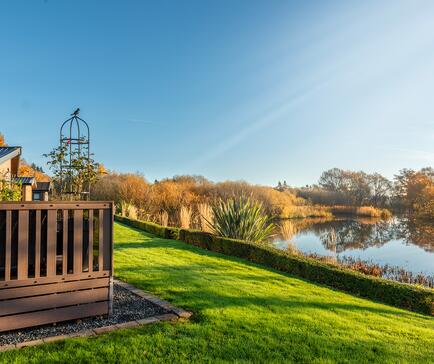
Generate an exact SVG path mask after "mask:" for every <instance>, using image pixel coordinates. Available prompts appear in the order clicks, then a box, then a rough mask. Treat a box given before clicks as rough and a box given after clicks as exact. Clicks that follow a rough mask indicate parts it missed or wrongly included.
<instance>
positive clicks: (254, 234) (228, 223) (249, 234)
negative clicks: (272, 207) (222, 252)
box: [208, 197, 274, 243]
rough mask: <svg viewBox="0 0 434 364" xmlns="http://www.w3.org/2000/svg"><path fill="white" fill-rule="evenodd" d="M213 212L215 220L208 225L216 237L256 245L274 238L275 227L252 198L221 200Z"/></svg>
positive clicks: (213, 208)
mask: <svg viewBox="0 0 434 364" xmlns="http://www.w3.org/2000/svg"><path fill="white" fill-rule="evenodd" d="M212 212H213V215H214V219H213V221H208V223H209V225H210V227H211V230H212V232H213V233H214V234H215V235H218V236H221V237H225V238H232V239H239V240H246V241H251V242H255V243H259V242H263V241H265V240H267V239H268V238H270V237H271V236H272V233H273V230H274V225H273V224H272V223H270V222H269V218H268V217H267V216H266V215H265V214H264V213H263V210H262V205H261V204H260V203H259V202H256V201H252V200H251V199H250V198H245V197H240V198H237V199H235V198H231V199H227V200H220V201H218V202H217V203H216V204H215V205H214V206H213V207H212Z"/></svg>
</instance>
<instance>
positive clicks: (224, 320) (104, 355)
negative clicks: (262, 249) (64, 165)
mask: <svg viewBox="0 0 434 364" xmlns="http://www.w3.org/2000/svg"><path fill="white" fill-rule="evenodd" d="M115 241H116V244H115V273H116V275H117V276H118V277H120V278H121V279H124V280H126V281H128V282H130V283H132V284H134V285H136V286H138V287H140V288H143V289H145V290H148V291H151V292H153V293H155V294H157V295H159V296H161V297H162V298H165V299H168V300H169V301H171V302H172V303H174V304H175V305H177V306H180V307H183V308H186V309H189V310H192V311H193V312H194V313H195V315H194V318H193V319H192V320H191V321H190V322H182V323H181V322H178V323H160V324H156V325H151V326H147V327H142V328H137V329H129V330H122V331H118V332H114V333H111V334H106V335H102V336H99V337H93V338H87V339H73V340H66V341H63V342H58V343H53V344H49V345H43V346H40V347H32V348H26V349H24V350H21V351H12V352H6V353H3V354H0V360H2V361H3V362H8V363H13V362H23V363H27V362H41V361H42V362H56V361H57V362H71V363H72V362H74V363H80V362H92V363H97V362H101V363H110V362H113V363H114V362H161V363H178V362H186V363H189V362H262V363H271V362H286V363H288V362H297V363H332V362H340V363H345V362H354V363H372V362H390V363H392V362H393V363H397V362H411V363H415V362H420V363H429V362H433V358H434V347H433V343H434V319H433V318H431V317H428V316H422V315H419V314H415V313H412V312H408V311H404V310H400V309H397V308H393V307H389V306H386V305H382V304H378V303H374V302H371V301H367V300H364V299H359V298H356V297H353V296H350V295H348V294H344V293H341V292H337V291H333V290H331V289H328V288H325V287H320V286H318V285H314V284H311V283H308V282H305V281H303V280H300V279H297V278H294V277H291V276H289V275H285V274H282V273H277V272H274V271H272V270H270V269H265V268H263V267H259V266H256V265H254V264H251V263H247V262H245V261H242V260H240V259H236V258H231V257H226V256H223V255H219V254H215V253H211V252H207V251H205V250H201V249H198V248H195V247H192V246H190V245H187V244H184V243H181V242H178V241H174V240H164V239H160V238H155V237H152V236H150V235H149V234H147V233H144V232H141V231H137V230H133V229H131V228H127V227H125V226H122V225H120V224H116V229H115Z"/></svg>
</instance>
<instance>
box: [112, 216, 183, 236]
mask: <svg viewBox="0 0 434 364" xmlns="http://www.w3.org/2000/svg"><path fill="white" fill-rule="evenodd" d="M115 220H116V221H119V222H121V223H123V224H125V225H129V226H132V227H135V228H136V229H139V230H144V231H147V232H148V233H151V234H154V235H157V236H159V237H161V238H164V239H178V238H179V229H178V228H175V227H170V226H161V225H158V224H155V223H153V222H147V221H140V220H134V219H130V218H128V217H123V216H119V215H115Z"/></svg>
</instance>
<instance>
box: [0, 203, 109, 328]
mask: <svg viewBox="0 0 434 364" xmlns="http://www.w3.org/2000/svg"><path fill="white" fill-rule="evenodd" d="M112 234H113V204H112V203H111V202H82V201H80V202H63V201H61V202H28V203H22V202H17V203H15V202H7V203H4V202H1V203H0V332H2V331H7V330H13V329H19V328H24V327H29V326H36V325H42V324H48V323H54V322H59V321H64V320H72V319H78V318H83V317H89V316H94V315H104V314H109V313H110V310H111V302H112V283H111V277H112V272H113V262H112V259H113V254H112V251H113V236H112Z"/></svg>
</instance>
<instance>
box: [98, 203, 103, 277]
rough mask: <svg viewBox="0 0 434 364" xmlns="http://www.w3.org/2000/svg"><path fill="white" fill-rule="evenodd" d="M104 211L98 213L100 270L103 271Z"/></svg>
mask: <svg viewBox="0 0 434 364" xmlns="http://www.w3.org/2000/svg"><path fill="white" fill-rule="evenodd" d="M103 211H104V210H99V211H98V221H99V228H98V232H99V242H98V244H99V245H98V249H99V251H98V269H99V270H100V271H101V270H103V256H104V250H103V249H104V219H103Z"/></svg>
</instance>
